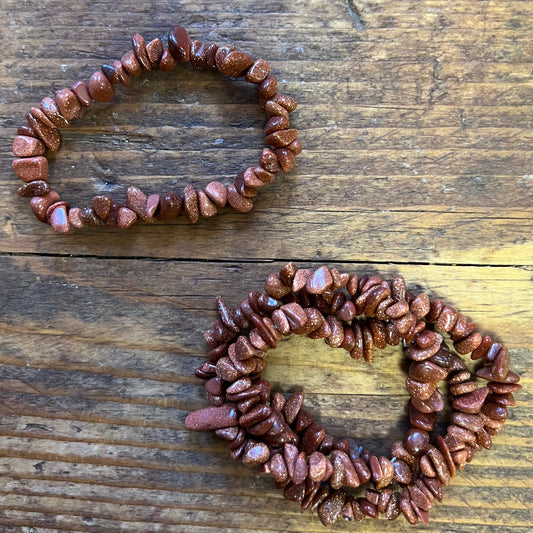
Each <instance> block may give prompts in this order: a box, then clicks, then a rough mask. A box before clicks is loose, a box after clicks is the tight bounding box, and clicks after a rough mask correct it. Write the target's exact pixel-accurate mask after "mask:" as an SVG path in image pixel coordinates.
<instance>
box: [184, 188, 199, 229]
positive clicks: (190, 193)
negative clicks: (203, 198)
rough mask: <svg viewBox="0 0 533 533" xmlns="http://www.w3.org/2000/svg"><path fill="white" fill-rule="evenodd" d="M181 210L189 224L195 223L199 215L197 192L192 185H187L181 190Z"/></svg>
mask: <svg viewBox="0 0 533 533" xmlns="http://www.w3.org/2000/svg"><path fill="white" fill-rule="evenodd" d="M183 211H184V213H185V218H186V219H187V222H189V224H196V222H198V218H199V216H200V208H199V205H198V194H197V193H196V191H195V190H194V187H193V186H192V185H187V186H186V187H185V189H184V190H183Z"/></svg>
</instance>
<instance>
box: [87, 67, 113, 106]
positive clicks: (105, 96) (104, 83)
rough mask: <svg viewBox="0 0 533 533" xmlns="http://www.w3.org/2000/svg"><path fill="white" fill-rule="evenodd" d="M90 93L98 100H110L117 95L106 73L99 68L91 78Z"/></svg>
mask: <svg viewBox="0 0 533 533" xmlns="http://www.w3.org/2000/svg"><path fill="white" fill-rule="evenodd" d="M89 94H90V95H91V98H92V99H93V100H96V101H97V102H110V101H111V100H113V98H114V97H115V89H114V88H113V84H112V83H111V82H110V81H109V80H108V79H107V77H106V76H105V74H104V73H103V72H101V71H99V70H98V71H96V72H95V73H94V74H93V75H92V76H91V79H90V80H89Z"/></svg>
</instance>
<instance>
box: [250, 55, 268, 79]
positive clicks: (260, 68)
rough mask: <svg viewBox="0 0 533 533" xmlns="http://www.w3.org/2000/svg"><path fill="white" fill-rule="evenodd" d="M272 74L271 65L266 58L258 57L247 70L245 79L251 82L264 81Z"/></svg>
mask: <svg viewBox="0 0 533 533" xmlns="http://www.w3.org/2000/svg"><path fill="white" fill-rule="evenodd" d="M269 74H270V65H269V64H268V63H267V62H266V61H265V60H264V59H257V60H256V61H255V62H254V63H253V65H252V66H251V67H250V68H249V69H248V70H247V72H246V75H245V80H246V81H248V82H250V83H262V82H263V81H264V80H265V79H266V78H267V77H268V75H269Z"/></svg>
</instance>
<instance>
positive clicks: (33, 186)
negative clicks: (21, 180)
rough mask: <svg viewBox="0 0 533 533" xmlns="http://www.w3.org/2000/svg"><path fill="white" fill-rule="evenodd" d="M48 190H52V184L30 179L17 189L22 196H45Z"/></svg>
mask: <svg viewBox="0 0 533 533" xmlns="http://www.w3.org/2000/svg"><path fill="white" fill-rule="evenodd" d="M48 192H50V186H49V185H48V183H46V181H43V180H35V181H30V182H28V183H25V184H24V185H22V186H21V187H19V188H18V189H17V194H18V195H19V196H20V197H22V198H31V197H32V196H44V195H45V194H47V193H48Z"/></svg>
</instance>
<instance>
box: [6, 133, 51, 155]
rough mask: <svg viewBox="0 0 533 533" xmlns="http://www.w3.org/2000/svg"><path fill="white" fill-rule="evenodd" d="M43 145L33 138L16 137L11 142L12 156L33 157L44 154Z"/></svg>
mask: <svg viewBox="0 0 533 533" xmlns="http://www.w3.org/2000/svg"><path fill="white" fill-rule="evenodd" d="M44 151H45V146H44V144H43V143H42V142H41V141H40V140H39V139H36V138H35V137H26V136H24V135H18V136H17V137H15V141H14V142H13V154H14V155H16V156H17V157H34V156H41V155H43V154H44Z"/></svg>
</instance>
